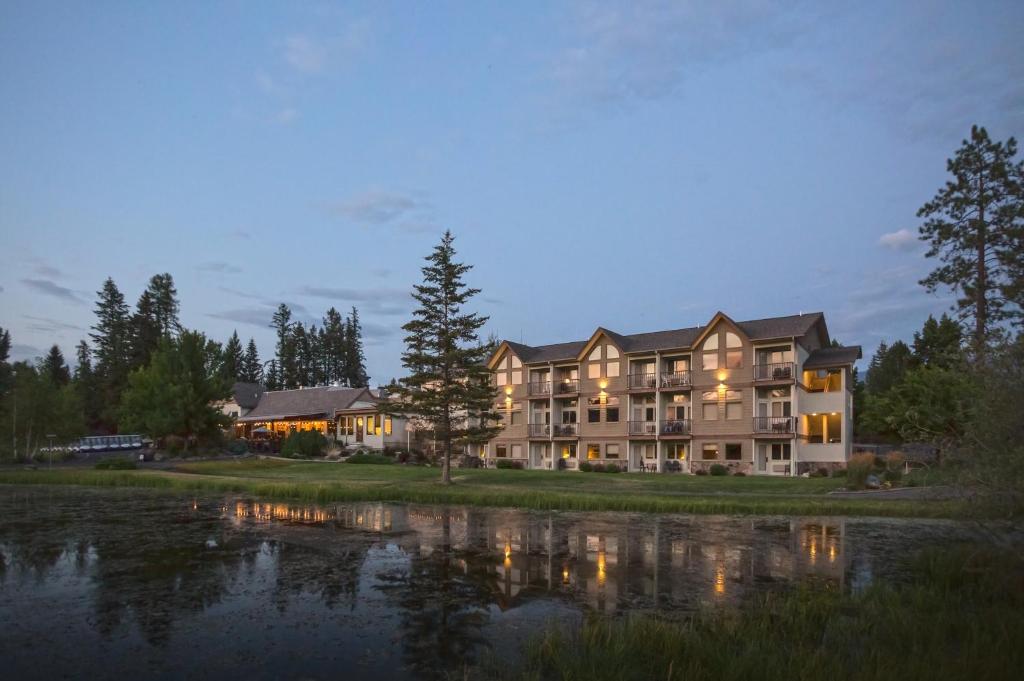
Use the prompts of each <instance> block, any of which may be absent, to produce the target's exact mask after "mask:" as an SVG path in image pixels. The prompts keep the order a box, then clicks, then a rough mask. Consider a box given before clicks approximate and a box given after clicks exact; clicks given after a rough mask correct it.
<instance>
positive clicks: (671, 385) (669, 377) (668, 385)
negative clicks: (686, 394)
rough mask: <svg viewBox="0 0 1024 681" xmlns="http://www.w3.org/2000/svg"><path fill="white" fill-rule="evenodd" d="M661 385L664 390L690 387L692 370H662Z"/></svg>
mask: <svg viewBox="0 0 1024 681" xmlns="http://www.w3.org/2000/svg"><path fill="white" fill-rule="evenodd" d="M661 387H662V389H663V390H673V389H678V388H689V387H690V372H689V371H688V370H687V371H663V372H661Z"/></svg>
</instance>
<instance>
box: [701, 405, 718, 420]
mask: <svg viewBox="0 0 1024 681" xmlns="http://www.w3.org/2000/svg"><path fill="white" fill-rule="evenodd" d="M700 413H701V416H703V417H704V420H705V421H717V420H718V403H717V402H705V403H704V405H703V408H702V409H701V412H700Z"/></svg>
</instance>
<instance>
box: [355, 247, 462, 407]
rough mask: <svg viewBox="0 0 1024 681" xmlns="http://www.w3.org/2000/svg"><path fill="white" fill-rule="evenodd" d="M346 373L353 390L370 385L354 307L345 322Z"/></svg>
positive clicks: (359, 326) (356, 311)
mask: <svg viewBox="0 0 1024 681" xmlns="http://www.w3.org/2000/svg"><path fill="white" fill-rule="evenodd" d="M453 253H454V251H453ZM345 372H346V379H347V381H346V382H347V384H348V385H350V386H352V387H353V388H365V387H367V386H369V385H370V377H369V376H367V375H366V357H365V356H364V355H363V327H362V325H361V324H360V323H359V310H357V309H356V308H355V307H354V306H353V307H352V312H351V314H349V316H348V319H346V320H345Z"/></svg>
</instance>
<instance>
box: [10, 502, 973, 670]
mask: <svg viewBox="0 0 1024 681" xmlns="http://www.w3.org/2000/svg"><path fill="white" fill-rule="evenodd" d="M0 514H2V515H0V517H3V518H4V519H5V520H4V522H3V523H2V524H0V627H3V630H4V631H6V632H10V633H8V634H7V635H5V636H4V637H0V656H2V658H3V659H5V660H9V661H10V663H11V665H12V668H11V669H10V670H8V671H11V672H13V677H12V678H52V677H54V676H59V675H67V674H70V675H75V676H88V677H92V678H103V677H115V676H119V677H125V676H128V677H138V676H147V677H151V676H166V677H169V678H173V677H181V676H194V675H196V674H200V675H209V676H217V675H221V676H223V675H228V676H239V675H246V676H249V677H251V678H278V677H282V676H285V677H287V676H302V675H308V676H324V675H337V672H338V671H339V670H345V671H346V676H347V678H374V679H379V678H436V677H440V676H442V675H444V674H445V673H446V672H447V671H451V670H457V669H458V668H459V667H460V666H461V665H464V664H472V663H473V662H474V660H477V659H479V656H480V655H481V654H482V653H483V651H486V650H489V649H490V650H494V651H497V652H499V653H502V654H505V653H511V652H512V651H514V650H515V649H516V647H517V644H518V642H520V641H521V640H523V639H524V638H526V637H527V636H529V635H530V634H531V633H533V632H535V631H536V630H538V629H540V628H541V627H543V626H544V624H545V623H546V621H547V620H549V619H550V618H552V617H557V618H560V619H565V618H570V619H571V618H574V617H575V618H578V617H579V616H580V614H581V613H583V612H586V611H587V610H593V611H599V612H604V613H609V614H617V613H623V612H627V611H638V610H639V611H658V612H660V613H663V614H664V615H667V616H684V615H685V614H687V613H690V612H693V611H695V610H696V609H698V608H701V607H744V606H745V605H747V604H748V603H749V602H750V601H751V600H752V599H753V598H754V597H756V596H757V595H758V594H759V593H762V592H764V591H767V590H772V589H780V588H786V587H788V586H791V585H793V584H795V583H797V582H801V581H805V580H813V581H816V582H824V583H826V584H829V585H832V586H834V587H836V588H843V589H860V588H863V587H864V586H866V585H867V584H869V583H871V582H872V581H873V580H875V579H879V578H887V579H898V578H900V574H901V573H900V570H901V561H900V558H901V556H902V555H903V554H904V552H909V551H913V550H915V549H916V548H918V547H920V546H923V545H926V544H929V543H937V542H940V541H945V540H948V539H952V538H955V537H956V536H957V535H958V534H959V535H963V534H964V533H965V532H966V530H965V529H964V528H963V527H962V526H959V525H955V524H952V523H938V522H926V521H913V522H907V521H884V520H847V519H841V518H838V519H837V518H827V519H815V518H784V517H771V518H736V517H707V516H703V517H700V516H697V517H694V516H649V515H638V514H614V515H613V514H575V513H529V512H518V511H511V510H494V509H476V508H444V507H425V506H397V505H387V504H324V505H309V504H288V503H278V502H274V503H267V502H261V501H254V500H252V499H245V498H233V497H200V498H181V497H178V496H173V495H169V494H168V495H164V494H155V493H154V494H148V493H147V494H139V493H130V492H117V491H104V490H88V489H83V490H70V489H63V490H47V489H37V490H24V489H13V490H12V489H9V488H8V489H4V488H0ZM39 645H45V646H46V649H47V651H48V654H47V655H46V656H44V658H43V659H40V658H39V656H32V655H30V654H29V651H31V650H32V649H33V646H39ZM111 659H116V660H118V661H119V662H118V665H119V666H118V667H117V668H111V667H110V665H109V664H107V662H106V661H108V660H111Z"/></svg>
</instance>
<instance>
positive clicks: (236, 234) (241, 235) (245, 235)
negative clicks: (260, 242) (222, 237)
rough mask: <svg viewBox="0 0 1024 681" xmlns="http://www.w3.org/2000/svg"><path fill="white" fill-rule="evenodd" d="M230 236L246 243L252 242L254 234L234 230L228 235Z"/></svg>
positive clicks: (242, 230)
mask: <svg viewBox="0 0 1024 681" xmlns="http://www.w3.org/2000/svg"><path fill="white" fill-rule="evenodd" d="M228 236H231V237H234V238H236V239H245V240H246V241H251V240H252V234H250V233H249V232H247V231H245V230H244V229H235V230H232V231H231V232H229V233H228Z"/></svg>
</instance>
